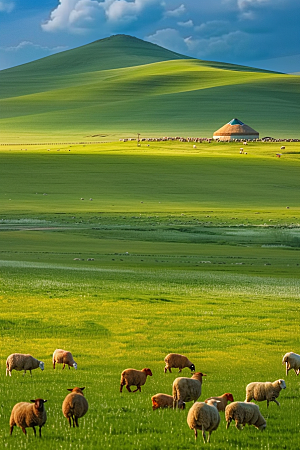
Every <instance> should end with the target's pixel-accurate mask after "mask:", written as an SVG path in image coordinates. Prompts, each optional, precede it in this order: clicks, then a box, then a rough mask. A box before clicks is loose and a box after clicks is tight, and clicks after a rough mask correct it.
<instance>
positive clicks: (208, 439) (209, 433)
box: [207, 431, 212, 442]
mask: <svg viewBox="0 0 300 450" xmlns="http://www.w3.org/2000/svg"><path fill="white" fill-rule="evenodd" d="M211 433H212V431H209V432H208V438H207V442H209V441H210V437H211Z"/></svg>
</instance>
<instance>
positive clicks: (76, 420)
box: [75, 416, 79, 427]
mask: <svg viewBox="0 0 300 450" xmlns="http://www.w3.org/2000/svg"><path fill="white" fill-rule="evenodd" d="M75 424H76V427H79V424H78V417H77V416H75Z"/></svg>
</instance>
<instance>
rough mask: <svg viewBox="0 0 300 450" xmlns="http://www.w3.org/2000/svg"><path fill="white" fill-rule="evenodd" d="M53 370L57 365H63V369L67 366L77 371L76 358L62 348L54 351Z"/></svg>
mask: <svg viewBox="0 0 300 450" xmlns="http://www.w3.org/2000/svg"><path fill="white" fill-rule="evenodd" d="M52 362H53V369H55V364H56V363H57V364H63V369H64V368H65V365H66V364H67V365H68V366H69V369H70V367H74V369H75V370H76V369H77V363H76V362H75V361H74V358H73V356H72V353H71V352H68V351H66V350H62V349H61V348H58V349H56V350H54V352H53V357H52Z"/></svg>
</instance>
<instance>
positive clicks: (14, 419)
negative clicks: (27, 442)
mask: <svg viewBox="0 0 300 450" xmlns="http://www.w3.org/2000/svg"><path fill="white" fill-rule="evenodd" d="M46 401H47V400H43V399H42V398H36V399H35V400H30V402H31V403H29V402H20V403H17V404H16V405H15V406H14V407H13V409H12V411H11V415H10V419H9V425H10V435H12V432H13V429H14V426H15V425H17V426H18V427H20V428H22V431H23V433H24V434H26V428H29V427H31V428H33V432H34V435H35V436H36V431H35V427H37V426H38V427H39V435H40V437H42V426H43V425H45V423H46V420H47V414H46V410H45V408H44V403H46Z"/></svg>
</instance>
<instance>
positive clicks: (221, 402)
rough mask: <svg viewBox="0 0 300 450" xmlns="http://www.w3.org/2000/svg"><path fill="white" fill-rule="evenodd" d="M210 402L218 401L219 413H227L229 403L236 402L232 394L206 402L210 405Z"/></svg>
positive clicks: (228, 393)
mask: <svg viewBox="0 0 300 450" xmlns="http://www.w3.org/2000/svg"><path fill="white" fill-rule="evenodd" d="M210 400H217V409H218V411H225V408H226V406H227V403H228V402H234V399H233V395H232V394H230V392H226V394H223V395H220V396H219V397H209V398H207V399H206V400H204V402H205V403H208V402H209V401H210Z"/></svg>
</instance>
